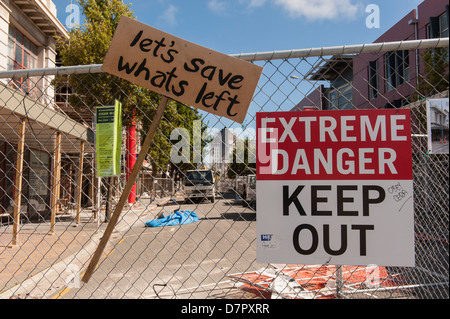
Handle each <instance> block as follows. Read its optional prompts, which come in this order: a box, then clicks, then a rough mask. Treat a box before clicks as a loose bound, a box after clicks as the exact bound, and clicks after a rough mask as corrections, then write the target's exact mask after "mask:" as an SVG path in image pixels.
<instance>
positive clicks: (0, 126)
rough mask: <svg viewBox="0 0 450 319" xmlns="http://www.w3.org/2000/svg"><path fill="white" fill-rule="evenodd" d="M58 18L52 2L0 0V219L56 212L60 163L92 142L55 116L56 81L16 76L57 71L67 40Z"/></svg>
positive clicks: (58, 113)
mask: <svg viewBox="0 0 450 319" xmlns="http://www.w3.org/2000/svg"><path fill="white" fill-rule="evenodd" d="M56 13H57V12H56V7H55V4H54V3H53V2H52V1H51V0H0V75H1V76H0V215H2V214H3V215H5V214H8V215H11V214H12V213H13V212H14V215H17V210H20V212H22V214H23V213H27V214H28V215H29V214H30V212H31V213H33V212H34V213H36V210H37V211H46V212H49V211H52V210H54V207H56V203H57V202H58V203H59V199H60V198H61V197H60V196H62V194H60V189H59V188H58V187H55V185H59V182H60V179H61V166H63V165H64V159H65V158H74V157H75V158H76V157H77V154H79V153H80V147H81V144H82V143H83V144H84V143H85V142H87V141H90V142H92V141H93V134H92V131H91V130H90V129H89V128H88V127H86V126H84V125H82V124H80V123H77V122H75V121H73V120H72V119H70V118H69V117H67V115H66V114H64V113H63V112H61V111H59V109H58V107H57V106H56V103H55V88H54V87H53V85H52V84H51V81H52V80H53V78H54V76H51V75H46V76H42V74H38V73H31V74H29V75H28V74H20V75H19V76H17V70H25V71H23V72H28V71H26V70H30V69H43V68H55V66H56V65H55V64H56V63H55V62H56V56H57V53H56V39H57V37H62V38H65V39H68V32H67V30H66V29H65V28H64V26H63V24H62V23H61V22H60V21H59V20H58V19H57V18H56V17H57V14H56ZM20 72H22V71H20ZM14 73H16V74H15V76H14V77H13V75H14ZM89 144H90V143H86V146H88V145H89ZM22 148H23V150H24V151H23V158H22V159H23V162H22V163H21V159H20V156H18V155H19V154H20V153H21V152H20V150H21V149H22ZM61 158H62V160H61ZM61 163H63V164H61ZM74 163H75V162H74ZM63 170H64V168H63ZM71 171H72V173H73V174H76V173H77V172H76V171H74V170H73V169H71ZM19 172H21V173H22V176H23V177H22V185H20V183H18V178H17V176H18V173H19ZM64 173H65V172H64V171H63V173H62V175H64ZM74 176H75V175H74ZM19 186H20V187H19ZM18 193H20V195H21V196H20V198H21V202H20V203H19V202H18V198H19V197H18V196H17V194H18Z"/></svg>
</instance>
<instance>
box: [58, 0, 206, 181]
mask: <svg viewBox="0 0 450 319" xmlns="http://www.w3.org/2000/svg"><path fill="white" fill-rule="evenodd" d="M78 2H79V4H80V6H81V8H82V13H83V15H84V17H85V20H84V23H83V25H81V26H79V27H75V28H72V29H71V30H70V31H69V40H68V41H66V40H65V39H62V38H60V39H59V40H58V41H57V51H58V54H59V58H60V60H61V63H62V65H63V66H71V65H90V64H102V63H103V60H104V58H105V56H106V54H107V52H108V49H109V46H110V43H111V41H112V38H113V35H114V32H115V30H116V28H117V26H118V24H119V20H120V17H121V16H123V15H124V16H127V17H131V18H134V14H133V12H132V11H131V5H125V4H124V3H123V2H122V1H121V0H78ZM63 81H66V79H57V80H56V81H55V85H56V86H57V85H60V84H61V83H62V82H63ZM68 81H69V85H70V87H71V88H72V92H73V94H71V95H70V97H69V102H70V104H71V106H72V107H73V108H74V109H75V110H76V111H78V112H79V113H83V112H85V113H86V112H91V114H92V113H93V112H94V110H95V107H96V106H101V105H113V104H114V101H115V100H119V101H120V102H121V103H122V110H123V119H122V123H123V124H124V125H125V126H130V125H131V124H132V122H133V121H135V122H138V123H141V124H142V129H143V132H147V130H148V128H149V126H150V123H151V121H152V119H153V117H154V114H155V113H156V109H157V105H158V102H159V100H160V95H159V94H157V93H155V92H152V91H150V90H148V89H145V88H143V87H140V86H138V85H136V84H133V83H131V82H129V81H126V80H123V79H120V78H118V77H115V76H113V75H110V74H107V73H96V74H80V75H71V76H70V77H69V78H68ZM180 114H182V115H183V116H184V117H182V116H180ZM186 119H189V121H190V120H191V119H201V116H200V115H199V113H198V111H197V110H193V109H191V108H190V107H187V106H185V105H183V104H181V103H179V102H176V101H171V102H170V103H169V105H168V106H167V107H166V111H165V112H164V115H163V119H162V120H161V123H160V125H159V127H158V130H157V132H156V134H155V136H154V139H153V144H152V146H151V149H150V151H149V155H150V158H151V161H152V166H153V168H154V170H153V174H154V175H156V174H157V173H158V172H160V171H162V170H165V169H164V168H165V166H166V164H167V163H166V162H167V160H168V159H169V157H170V155H169V154H170V147H171V145H170V140H169V138H170V131H171V129H173V128H175V127H177V126H182V127H184V126H187V127H189V125H191V124H190V123H189V121H186ZM89 124H91V123H89ZM191 127H192V126H191ZM144 135H145V133H144ZM144 139H145V136H143V138H142V139H141V140H142V141H143V140H144Z"/></svg>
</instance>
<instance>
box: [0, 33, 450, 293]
mask: <svg viewBox="0 0 450 319" xmlns="http://www.w3.org/2000/svg"><path fill="white" fill-rule="evenodd" d="M235 57H239V58H242V59H245V60H247V61H251V62H252V63H256V64H258V65H261V66H263V67H264V71H263V75H262V77H261V79H260V82H259V84H258V87H257V90H256V92H255V94H254V98H253V101H252V104H251V105H250V108H249V113H248V115H247V117H246V120H245V122H244V123H243V124H242V125H236V124H235V123H233V122H231V121H228V120H226V119H224V118H218V117H216V116H213V115H211V114H207V113H203V112H201V111H196V110H195V109H192V108H189V107H187V106H184V105H182V104H180V103H178V102H176V101H171V102H170V103H169V105H168V107H167V109H166V111H165V113H164V116H163V119H162V121H161V123H160V125H159V128H158V131H157V134H156V135H155V138H154V141H153V144H152V146H151V149H150V152H149V155H148V156H147V158H146V161H145V162H144V165H143V167H142V169H141V171H140V174H139V177H138V179H137V182H136V189H135V190H133V191H132V195H133V194H134V197H135V198H130V199H129V203H128V205H127V206H126V207H125V208H124V211H123V213H122V216H121V218H120V221H119V223H118V225H117V227H116V230H115V232H114V233H113V236H112V237H111V239H110V242H109V243H108V246H107V247H106V249H105V255H104V256H102V258H101V260H100V262H99V264H98V267H97V269H96V270H95V272H94V274H93V276H92V278H91V280H90V281H89V283H82V282H81V277H82V275H83V273H84V270H85V268H86V267H87V265H88V263H89V261H90V258H91V257H92V255H93V252H94V250H95V248H96V246H97V245H98V242H99V238H101V236H102V234H103V231H104V229H105V228H106V225H107V223H108V220H109V218H110V216H111V214H112V212H113V209H114V206H115V204H117V201H118V199H119V197H120V195H121V193H122V190H123V189H124V187H125V183H126V179H127V176H128V174H129V171H128V167H129V165H128V164H127V163H129V161H130V158H133V157H134V158H135V157H136V154H139V152H140V149H139V148H140V143H141V140H143V137H144V135H145V133H144V132H146V131H147V128H148V127H149V125H150V123H151V122H152V118H153V115H154V114H155V111H156V107H157V105H158V101H159V96H157V95H155V94H153V93H151V92H146V91H144V90H142V89H140V88H138V87H136V86H134V85H133V84H131V83H128V82H126V81H123V80H120V79H118V78H115V77H112V76H109V75H107V74H105V73H102V72H101V66H99V65H92V66H74V67H62V68H55V69H45V70H25V71H6V72H1V73H0V76H1V79H0V80H1V83H0V217H1V224H0V298H168V299H172V298H213V299H215V298H225V299H228V298H239V299H262V298H301V299H305V298H306V299H314V298H319V299H322V298H407V299H415V298H420V299H425V298H448V271H449V245H448V238H449V233H448V224H449V215H448V214H449V213H448V212H449V207H448V202H449V198H448V195H449V191H448V168H449V167H448V166H449V162H448V159H449V151H448V119H449V116H448V82H449V80H448V61H449V60H448V59H449V54H448V38H447V39H436V40H423V41H406V42H393V43H379V44H376V43H375V44H367V45H360V46H342V47H332V48H318V49H307V50H292V51H274V52H266V53H254V54H253V53H252V54H240V55H235ZM115 100H119V101H120V102H121V103H122V104H123V109H124V112H123V124H124V125H123V129H122V156H121V174H120V175H119V176H116V177H103V178H99V177H98V176H97V171H96V169H97V168H96V161H95V158H96V157H95V146H96V145H95V132H96V127H95V116H96V113H95V110H96V107H99V106H109V105H114V102H115ZM445 100H446V101H447V103H446V104H445ZM438 102H439V103H440V104H439V103H438ZM436 103H438V104H436ZM427 105H429V106H431V107H429V108H428V111H427ZM442 105H443V107H442ZM380 108H410V109H411V112H412V113H411V114H412V123H411V124H412V143H413V150H412V154H413V170H414V201H415V202H414V210H415V251H416V267H414V268H399V267H382V266H376V265H373V266H367V267H358V266H353V265H278V264H276V265H272V264H260V263H258V262H257V260H256V220H257V214H258V213H257V205H256V206H254V205H251V203H250V202H249V201H252V200H256V202H257V198H256V199H249V197H248V195H249V193H250V190H249V188H248V187H249V186H250V182H249V181H250V179H249V177H250V176H251V175H253V174H254V172H255V167H256V166H255V163H256V161H255V155H254V153H255V149H254V145H255V138H256V134H255V122H256V120H255V119H256V112H276V111H291V110H292V111H299V112H301V111H304V110H307V109H318V110H332V109H337V110H344V109H380ZM427 119H428V124H427ZM180 129H182V130H180ZM134 132H136V133H134ZM183 134H186V135H187V137H188V139H187V140H188V141H189V145H190V147H189V150H190V152H189V153H188V155H187V158H188V160H185V161H183V162H181V163H180V161H177V160H176V158H178V157H179V155H180V154H179V153H180V149H179V148H176V146H177V145H179V143H180V141H181V140H182V138H183V136H185V135H183ZM196 135H197V137H198V139H196ZM430 135H431V136H430ZM196 141H197V142H196ZM130 143H132V145H134V144H135V145H136V146H135V147H134V146H130ZM174 149H175V150H176V151H175V152H174V151H173V150H174ZM177 156H178V157H177ZM209 168H213V173H212V174H213V176H212V177H213V178H214V179H215V181H216V187H215V195H214V197H212V196H211V195H210V194H208V195H206V193H204V192H205V191H204V190H200V187H197V193H199V194H205V198H202V197H201V196H200V197H197V198H195V200H194V199H193V198H191V197H190V195H189V191H188V186H189V183H188V180H187V179H186V177H187V175H188V171H189V170H195V169H197V170H198V169H209ZM206 184H207V182H206ZM243 185H244V186H243ZM244 189H245V190H246V191H245V193H243V190H244ZM255 208H256V211H255ZM192 213H193V214H192ZM186 216H187V218H188V219H187V220H188V222H185V223H184V222H182V223H181V224H167V225H166V226H164V227H148V222H149V221H155V220H161V218H166V220H175V221H176V219H177V218H186ZM158 218H159V219H158ZM179 220H182V219H179Z"/></svg>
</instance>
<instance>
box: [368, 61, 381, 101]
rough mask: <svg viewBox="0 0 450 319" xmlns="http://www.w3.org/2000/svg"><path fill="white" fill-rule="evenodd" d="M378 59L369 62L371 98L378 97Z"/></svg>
mask: <svg viewBox="0 0 450 319" xmlns="http://www.w3.org/2000/svg"><path fill="white" fill-rule="evenodd" d="M378 92H379V91H378V61H370V62H369V98H370V99H371V100H372V99H374V98H376V97H378Z"/></svg>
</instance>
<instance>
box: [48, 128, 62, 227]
mask: <svg viewBox="0 0 450 319" xmlns="http://www.w3.org/2000/svg"><path fill="white" fill-rule="evenodd" d="M55 144H56V145H55V153H54V155H53V178H52V196H51V207H50V209H51V220H50V234H53V233H54V232H55V224H56V214H57V212H58V200H59V191H58V188H59V187H60V182H61V132H56V136H55Z"/></svg>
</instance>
